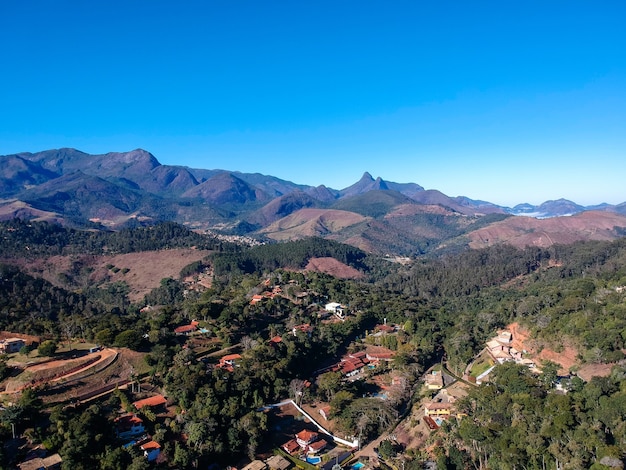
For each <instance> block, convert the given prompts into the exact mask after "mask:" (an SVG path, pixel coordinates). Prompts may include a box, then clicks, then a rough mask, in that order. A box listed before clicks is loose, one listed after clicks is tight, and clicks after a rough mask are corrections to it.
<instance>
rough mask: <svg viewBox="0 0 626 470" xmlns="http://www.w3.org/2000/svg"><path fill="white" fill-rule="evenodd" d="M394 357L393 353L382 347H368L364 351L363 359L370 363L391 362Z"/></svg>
mask: <svg viewBox="0 0 626 470" xmlns="http://www.w3.org/2000/svg"><path fill="white" fill-rule="evenodd" d="M395 355H396V353H395V351H392V350H391V349H387V348H384V347H382V346H369V347H368V348H367V349H366V351H365V357H366V358H367V360H368V361H370V362H373V361H392V360H393V358H394V356H395Z"/></svg>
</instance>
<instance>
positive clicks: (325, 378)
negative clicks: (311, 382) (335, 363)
mask: <svg viewBox="0 0 626 470" xmlns="http://www.w3.org/2000/svg"><path fill="white" fill-rule="evenodd" d="M317 386H318V387H319V388H320V390H322V391H323V392H325V393H326V399H327V401H330V400H331V399H332V398H333V395H334V394H335V392H336V391H337V390H339V387H341V372H326V373H324V374H322V375H320V376H319V377H318V378H317Z"/></svg>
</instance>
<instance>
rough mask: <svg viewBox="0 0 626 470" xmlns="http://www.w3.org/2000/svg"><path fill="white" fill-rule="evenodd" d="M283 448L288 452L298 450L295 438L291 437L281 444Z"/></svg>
mask: <svg viewBox="0 0 626 470" xmlns="http://www.w3.org/2000/svg"><path fill="white" fill-rule="evenodd" d="M283 449H285V450H286V451H287V452H288V453H289V454H293V453H294V452H296V451H298V450H300V446H299V445H298V442H297V441H296V440H295V439H292V440H290V441H288V442H285V443H284V444H283Z"/></svg>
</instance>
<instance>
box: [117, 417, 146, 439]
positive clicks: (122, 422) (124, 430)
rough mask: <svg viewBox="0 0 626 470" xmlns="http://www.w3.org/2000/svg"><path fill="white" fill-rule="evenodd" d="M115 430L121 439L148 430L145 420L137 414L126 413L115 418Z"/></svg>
mask: <svg viewBox="0 0 626 470" xmlns="http://www.w3.org/2000/svg"><path fill="white" fill-rule="evenodd" d="M115 431H116V433H117V437H119V438H120V439H129V438H131V437H135V436H139V435H140V434H143V433H145V432H146V428H145V427H144V425H143V420H142V419H141V418H140V417H139V416H137V415H133V414H130V415H125V416H120V417H119V418H115Z"/></svg>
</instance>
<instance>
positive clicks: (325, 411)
mask: <svg viewBox="0 0 626 470" xmlns="http://www.w3.org/2000/svg"><path fill="white" fill-rule="evenodd" d="M319 413H320V415H322V418H324V419H325V420H326V421H328V417H329V416H330V406H329V405H326V406H322V407H321V408H320V409H319Z"/></svg>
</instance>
